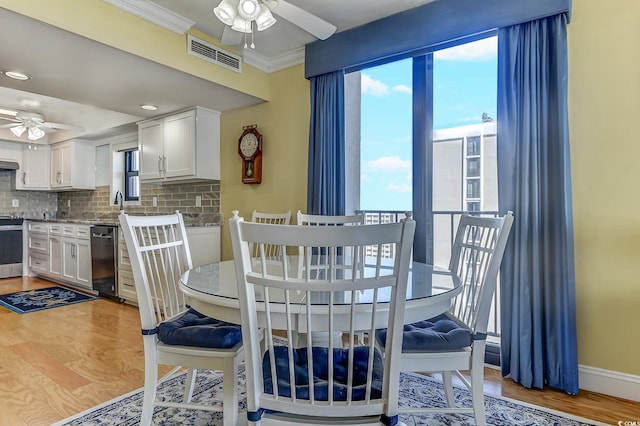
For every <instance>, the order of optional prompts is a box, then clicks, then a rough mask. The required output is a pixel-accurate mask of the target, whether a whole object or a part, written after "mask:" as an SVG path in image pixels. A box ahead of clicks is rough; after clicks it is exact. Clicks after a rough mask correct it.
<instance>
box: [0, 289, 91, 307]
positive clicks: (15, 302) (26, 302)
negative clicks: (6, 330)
mask: <svg viewBox="0 0 640 426" xmlns="http://www.w3.org/2000/svg"><path fill="white" fill-rule="evenodd" d="M96 299H98V297H96V296H90V295H87V294H84V293H79V292H77V291H74V290H71V289H68V288H65V287H60V286H53V287H46V288H39V289H34V290H26V291H18V292H16V293H9V294H2V295H0V305H2V306H4V307H6V308H8V309H11V310H12V311H14V312H17V313H19V314H26V313H29V312H35V311H41V310H43V309H51V308H57V307H59V306H66V305H72V304H74V303H80V302H87V301H89V300H96Z"/></svg>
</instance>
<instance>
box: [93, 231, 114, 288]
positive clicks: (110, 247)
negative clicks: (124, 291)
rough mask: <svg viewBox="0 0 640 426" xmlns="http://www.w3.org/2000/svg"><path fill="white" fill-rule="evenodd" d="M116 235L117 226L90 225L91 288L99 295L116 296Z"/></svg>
mask: <svg viewBox="0 0 640 426" xmlns="http://www.w3.org/2000/svg"><path fill="white" fill-rule="evenodd" d="M117 236H118V227H117V226H112V225H94V226H92V227H91V279H92V282H93V289H94V290H96V291H98V293H100V294H101V295H104V296H109V297H118V287H117V281H116V280H117V279H116V276H117V274H116V261H117V259H118V258H117V253H118V242H117Z"/></svg>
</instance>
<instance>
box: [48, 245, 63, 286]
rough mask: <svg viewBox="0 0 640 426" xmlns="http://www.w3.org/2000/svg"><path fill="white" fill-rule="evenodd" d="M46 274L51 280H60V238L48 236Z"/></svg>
mask: <svg viewBox="0 0 640 426" xmlns="http://www.w3.org/2000/svg"><path fill="white" fill-rule="evenodd" d="M47 274H48V275H49V276H51V277H53V278H58V279H61V278H62V238H61V237H60V236H58V235H49V268H48V270H47Z"/></svg>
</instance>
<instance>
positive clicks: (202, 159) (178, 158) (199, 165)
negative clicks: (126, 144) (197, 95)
mask: <svg viewBox="0 0 640 426" xmlns="http://www.w3.org/2000/svg"><path fill="white" fill-rule="evenodd" d="M138 141H139V146H140V148H139V149H140V180H142V181H145V182H177V181H197V180H219V179H220V113H219V112H217V111H213V110H209V109H206V108H202V107H196V108H194V109H191V110H187V111H182V112H180V113H176V114H171V115H167V116H162V117H157V118H154V119H151V120H145V121H141V122H139V123H138Z"/></svg>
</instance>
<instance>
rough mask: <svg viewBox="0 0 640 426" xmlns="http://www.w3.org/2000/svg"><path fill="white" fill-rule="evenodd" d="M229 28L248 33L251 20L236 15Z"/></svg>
mask: <svg viewBox="0 0 640 426" xmlns="http://www.w3.org/2000/svg"><path fill="white" fill-rule="evenodd" d="M231 29H232V30H236V31H238V32H241V33H245V34H250V33H251V32H252V30H251V21H247V20H246V19H244V18H242V17H240V16H238V15H236V17H235V19H234V20H233V25H231Z"/></svg>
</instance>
